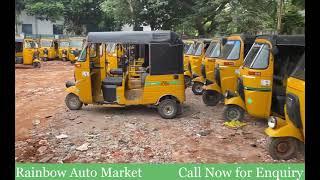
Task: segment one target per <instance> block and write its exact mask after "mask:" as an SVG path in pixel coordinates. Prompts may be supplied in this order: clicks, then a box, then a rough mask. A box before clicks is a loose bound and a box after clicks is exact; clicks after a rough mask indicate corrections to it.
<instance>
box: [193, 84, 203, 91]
mask: <svg viewBox="0 0 320 180" xmlns="http://www.w3.org/2000/svg"><path fill="white" fill-rule="evenodd" d="M194 89H195V91H196V92H198V93H201V92H202V84H199V83H196V84H195V88H194Z"/></svg>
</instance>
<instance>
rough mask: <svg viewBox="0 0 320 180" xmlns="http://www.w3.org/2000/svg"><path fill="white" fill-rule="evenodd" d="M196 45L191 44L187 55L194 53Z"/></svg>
mask: <svg viewBox="0 0 320 180" xmlns="http://www.w3.org/2000/svg"><path fill="white" fill-rule="evenodd" d="M194 46H195V45H194V44H191V45H190V47H189V49H188V51H187V53H186V54H187V55H191V54H192V53H193V49H194Z"/></svg>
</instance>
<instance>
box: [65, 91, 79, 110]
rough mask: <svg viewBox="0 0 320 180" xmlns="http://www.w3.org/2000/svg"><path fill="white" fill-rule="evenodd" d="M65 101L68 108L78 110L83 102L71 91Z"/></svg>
mask: <svg viewBox="0 0 320 180" xmlns="http://www.w3.org/2000/svg"><path fill="white" fill-rule="evenodd" d="M65 103H66V105H67V107H68V108H69V109H70V110H79V109H81V107H82V105H83V103H82V102H81V101H80V99H79V96H77V95H75V94H73V93H69V94H68V95H67V96H66V99H65Z"/></svg>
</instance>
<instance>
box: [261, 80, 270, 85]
mask: <svg viewBox="0 0 320 180" xmlns="http://www.w3.org/2000/svg"><path fill="white" fill-rule="evenodd" d="M270 84H271V81H270V80H261V86H270Z"/></svg>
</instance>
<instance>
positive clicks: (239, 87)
mask: <svg viewBox="0 0 320 180" xmlns="http://www.w3.org/2000/svg"><path fill="white" fill-rule="evenodd" d="M237 91H238V93H239V95H240V97H241V99H242V100H243V101H245V96H244V86H243V81H242V79H240V78H238V82H237Z"/></svg>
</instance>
